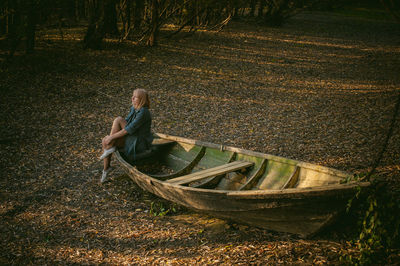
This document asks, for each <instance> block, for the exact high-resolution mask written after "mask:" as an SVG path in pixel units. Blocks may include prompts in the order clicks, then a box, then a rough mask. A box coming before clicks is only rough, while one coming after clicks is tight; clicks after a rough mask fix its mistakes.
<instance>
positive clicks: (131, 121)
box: [124, 107, 153, 161]
mask: <svg viewBox="0 0 400 266" xmlns="http://www.w3.org/2000/svg"><path fill="white" fill-rule="evenodd" d="M125 120H126V122H127V124H126V126H125V130H126V131H127V132H128V134H127V135H126V136H125V147H124V154H125V155H126V157H128V159H129V160H130V161H135V159H136V155H137V154H139V153H142V152H144V151H146V150H148V149H150V148H151V143H152V141H153V134H152V133H151V113H150V111H149V109H148V108H147V107H142V108H140V109H139V110H135V108H133V107H131V109H130V112H129V114H128V116H127V117H126V118H125Z"/></svg>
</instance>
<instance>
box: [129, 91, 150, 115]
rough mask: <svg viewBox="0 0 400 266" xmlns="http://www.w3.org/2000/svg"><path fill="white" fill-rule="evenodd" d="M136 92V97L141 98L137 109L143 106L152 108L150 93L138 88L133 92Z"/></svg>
mask: <svg viewBox="0 0 400 266" xmlns="http://www.w3.org/2000/svg"><path fill="white" fill-rule="evenodd" d="M135 93H136V97H138V98H139V103H138V106H136V109H138V110H139V109H140V108H142V107H143V106H145V107H147V108H150V99H149V94H148V93H147V91H146V90H144V89H136V90H134V91H133V94H135Z"/></svg>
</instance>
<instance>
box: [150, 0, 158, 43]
mask: <svg viewBox="0 0 400 266" xmlns="http://www.w3.org/2000/svg"><path fill="white" fill-rule="evenodd" d="M158 12H159V10H158V0H152V1H151V24H150V36H149V39H148V40H147V45H148V46H155V45H157V37H158Z"/></svg>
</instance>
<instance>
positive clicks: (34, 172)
mask: <svg viewBox="0 0 400 266" xmlns="http://www.w3.org/2000/svg"><path fill="white" fill-rule="evenodd" d="M398 18H399V2H398V1H390V0H387V1H380V2H378V1H328V0H326V1H316V0H315V1H307V0H302V1H300V0H299V1H289V0H276V1H269V0H258V1H256V0H254V1H240V0H236V1H234V0H231V1H211V0H207V1H206V0H204V1H189V0H186V1H184V0H176V1H172V0H149V1H137V0H131V1H129V0H118V1H117V0H97V1H96V0H87V1H66V0H65V1H62V0H58V1H49V0H31V1H22V0H16V1H2V2H1V3H0V65H1V68H0V80H1V83H0V92H1V100H0V110H1V118H0V169H1V170H0V235H1V238H0V263H2V264H45V263H54V262H56V263H59V264H77V263H79V264H81V263H82V264H98V263H106V264H149V263H154V264H155V263H157V264H159V263H164V264H167V263H170V264H178V263H179V264H181V263H186V264H195V263H198V264H203V263H204V264H205V263H209V264H222V263H225V264H252V263H253V264H257V263H258V264H265V263H270V264H276V263H282V264H288V263H306V264H326V263H328V264H339V263H345V262H347V263H356V262H358V263H392V264H396V263H400V252H399V246H398V244H397V243H398V242H400V241H398V240H399V239H398V238H399V237H398V236H399V232H398V228H399V221H400V219H399V213H400V211H399V207H398V206H399V205H400V203H399V194H400V193H399V185H398V183H399V176H400V161H399V160H400V126H399V122H400V121H399V117H398V116H395V114H396V112H395V111H396V110H397V109H398V102H399V100H398V98H399V87H400V86H399V84H400V76H399V73H400V64H399V63H400V40H399V36H400V27H399V23H398ZM135 88H145V89H146V90H148V91H149V92H150V95H151V99H152V107H151V111H152V114H153V131H155V132H162V133H167V134H171V135H178V136H183V137H188V138H193V139H199V140H203V141H208V142H213V143H219V144H224V145H230V146H236V147H241V148H245V149H250V150H255V151H260V152H265V153H270V154H274V155H279V156H284V157H289V158H292V159H297V160H301V161H307V162H311V163H316V164H321V165H325V166H329V167H334V168H337V169H340V170H344V171H348V172H352V173H355V174H356V175H357V177H358V178H366V176H367V175H368V173H371V170H373V169H375V171H374V175H373V180H378V181H377V182H376V183H375V181H374V186H373V188H372V189H371V190H370V191H366V192H365V193H366V196H365V197H361V198H360V200H358V201H355V203H354V204H353V206H352V208H351V209H350V212H349V213H347V214H345V213H344V214H343V216H342V217H341V218H340V219H339V220H338V221H337V223H336V224H334V225H332V227H330V228H328V229H327V230H326V231H324V232H322V233H321V234H319V235H317V236H315V237H314V238H312V239H300V238H298V237H297V236H294V235H289V234H283V233H276V232H271V231H268V230H261V229H258V228H253V227H248V226H245V225H239V224H235V223H231V222H229V221H224V220H219V219H215V218H213V217H208V216H206V215H204V214H197V213H193V212H191V211H190V210H186V209H183V208H181V207H179V206H174V205H172V204H170V203H168V202H165V201H163V200H161V199H158V198H156V197H154V196H152V195H149V194H147V193H146V192H144V191H141V190H140V189H139V188H138V187H137V186H136V185H135V184H133V183H132V182H131V181H130V180H129V178H128V177H127V176H126V175H125V174H124V173H123V172H122V169H119V168H117V170H116V171H115V172H114V173H113V175H112V180H111V182H108V183H105V184H103V185H100V184H99V179H100V175H101V169H102V163H101V162H99V161H98V156H99V155H100V153H101V145H100V142H101V138H102V137H103V136H105V135H106V134H108V131H109V127H110V125H111V123H112V120H113V118H114V117H115V116H117V115H122V116H124V115H126V113H127V111H128V109H129V105H130V96H131V93H132V90H133V89H135ZM396 108H397V109H396ZM388 136H389V137H390V138H388ZM116 165H117V164H116ZM375 166H376V167H375Z"/></svg>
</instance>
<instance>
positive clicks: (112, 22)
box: [103, 0, 119, 36]
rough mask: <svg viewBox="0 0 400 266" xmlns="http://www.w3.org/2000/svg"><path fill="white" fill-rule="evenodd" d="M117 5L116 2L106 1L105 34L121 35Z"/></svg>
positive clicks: (112, 0)
mask: <svg viewBox="0 0 400 266" xmlns="http://www.w3.org/2000/svg"><path fill="white" fill-rule="evenodd" d="M116 4H117V1H116V0H106V1H105V3H104V23H103V24H104V33H105V34H109V35H111V36H116V35H118V34H119V32H118V26H117V10H116Z"/></svg>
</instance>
